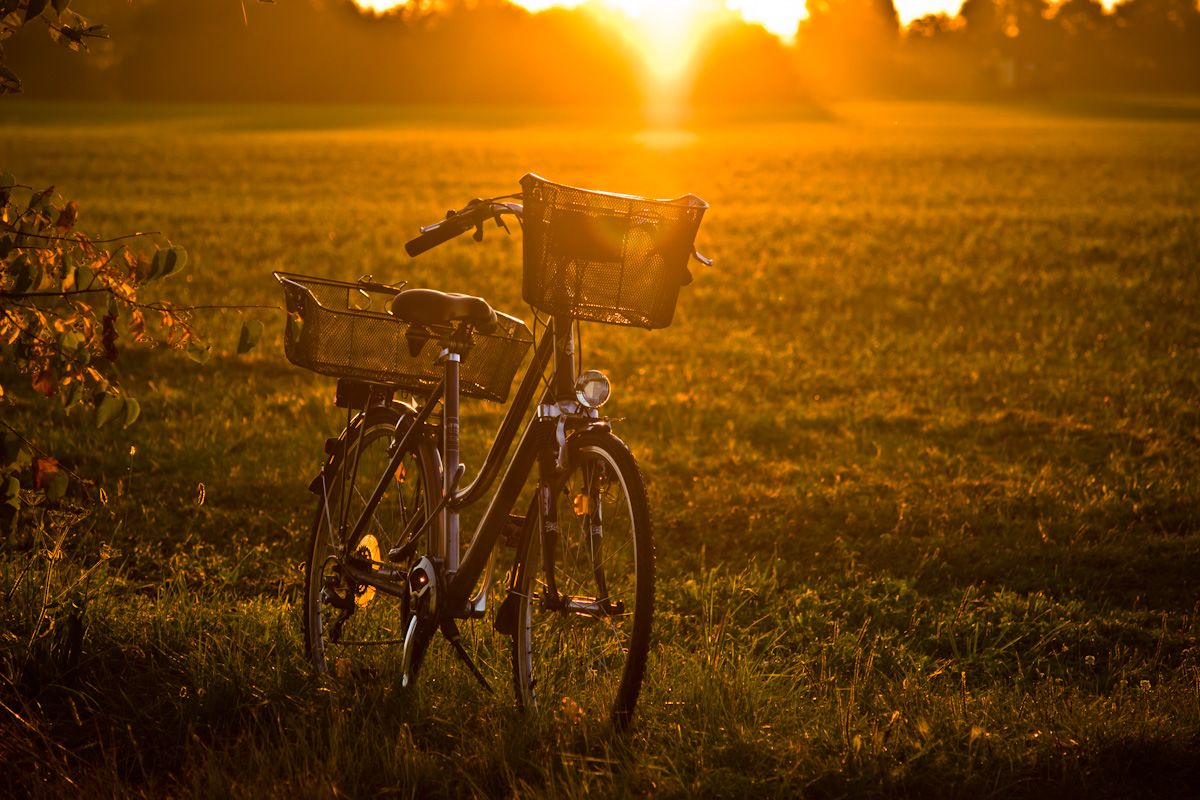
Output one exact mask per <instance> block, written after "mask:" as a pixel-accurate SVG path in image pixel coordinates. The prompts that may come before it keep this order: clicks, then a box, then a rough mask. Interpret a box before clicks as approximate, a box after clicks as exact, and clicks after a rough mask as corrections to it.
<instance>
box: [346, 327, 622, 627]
mask: <svg viewBox="0 0 1200 800" xmlns="http://www.w3.org/2000/svg"><path fill="white" fill-rule="evenodd" d="M560 328H561V329H562V330H561V331H560ZM574 355H575V353H574V340H573V338H572V333H571V326H570V323H569V321H568V322H566V323H565V324H564V323H562V322H560V321H559V320H557V319H555V318H551V320H550V324H549V325H547V326H546V331H545V333H544V334H543V335H542V337H541V340H540V341H539V342H538V345H537V347H536V349H535V351H534V354H533V359H532V361H531V362H530V364H529V366H528V367H527V369H526V371H525V375H524V376H523V377H522V379H521V383H520V385H519V387H518V389H517V393H516V395H515V396H514V398H513V401H512V403H511V404H510V406H509V408H508V411H507V412H506V413H505V415H504V419H503V420H502V421H501V423H500V428H499V430H498V431H497V435H496V438H495V440H494V441H493V442H492V445H491V447H490V448H489V450H488V454H487V456H486V458H485V459H484V462H483V466H482V467H481V468H480V470H479V474H478V475H477V476H476V477H475V479H474V480H473V481H472V483H471V484H470V485H469V486H468V487H467V488H465V489H463V490H462V491H459V490H458V488H457V484H458V480H459V478H460V475H459V474H458V473H459V453H458V422H459V415H458V369H459V363H460V361H459V357H458V355H457V354H455V353H450V352H446V353H444V354H443V356H444V367H445V373H446V374H445V378H444V379H443V381H442V382H441V383H440V384H439V385H438V387H437V388H436V389H435V390H434V391H433V392H432V393H431V394H430V396H429V398H428V400H427V401H426V402H425V404H424V405H423V406H422V407H421V409H420V410H419V411H418V413H417V414H416V416H415V417H412V419H411V424H410V425H409V426H408V430H407V431H405V433H404V435H403V436H402V437H401V439H400V441H399V442H398V444H397V446H396V448H395V452H394V453H393V455H392V458H391V461H390V462H389V464H388V467H387V468H386V469H385V471H384V473H383V474H382V475H381V476H380V479H379V481H378V483H377V484H376V486H375V489H374V490H373V492H372V493H371V496H370V498H368V500H367V502H366V504H365V506H364V508H363V510H362V512H361V513H360V514H359V517H358V519H357V520H356V521H355V524H354V528H353V532H352V533H351V535H350V536H349V537H347V539H346V541H349V542H353V541H358V539H359V538H360V537H361V536H362V534H363V533H364V532H365V530H366V527H367V524H368V522H369V520H370V519H371V516H372V515H373V514H374V512H375V509H376V507H377V506H378V504H379V502H380V501H381V500H382V498H383V495H384V494H385V492H386V491H387V488H388V484H389V477H390V476H391V475H392V474H394V473H395V471H396V470H397V468H398V467H399V466H400V463H401V461H402V460H403V458H404V454H405V447H406V445H407V443H408V441H409V437H411V436H417V435H420V430H421V428H422V427H423V426H424V424H425V422H426V421H427V420H428V418H429V416H430V414H431V412H432V409H433V407H434V406H435V405H436V403H437V401H438V400H439V399H440V400H442V404H443V419H442V431H443V437H442V475H443V478H442V480H443V483H442V492H441V495H440V497H439V499H438V503H437V505H436V506H435V510H434V511H433V513H431V515H430V517H429V518H428V519H427V520H426V521H425V523H424V525H423V526H422V528H420V529H417V530H415V531H405V532H404V534H402V537H401V538H402V539H403V538H405V537H407V538H408V540H409V541H411V542H414V543H415V542H416V541H417V540H419V537H420V535H421V534H422V533H423V532H424V530H425V528H427V527H428V526H430V525H437V526H438V534H437V536H436V537H435V545H434V547H433V548H432V552H431V553H430V555H432V556H433V557H435V558H440V559H442V561H443V569H444V575H445V580H446V585H445V587H444V595H443V597H444V600H443V605H442V608H443V609H449V610H448V611H444V612H442V614H440V616H448V617H452V618H459V619H463V618H470V617H477V616H481V615H482V614H483V613H484V611H485V610H486V601H487V590H488V586H487V585H485V586H484V587H483V589H482V590H481V591H480V592H479V594H478V595H477V596H476V597H475V598H474V599H471V594H472V591H473V589H474V588H475V585H476V584H477V583H478V581H479V579H480V577H482V576H483V574H484V571H485V570H486V569H487V568H488V565H489V563H490V562H491V557H492V554H493V552H494V550H495V547H496V544H497V542H498V541H499V539H500V537H501V535H502V534H503V532H504V529H505V525H506V523H507V522H508V517H509V513H510V512H511V511H512V509H513V508H514V507H515V505H516V502H517V499H518V497H519V495H520V493H521V490H522V489H523V488H524V486H525V484H526V481H527V480H528V477H529V475H530V473H531V472H532V470H533V468H534V465H535V464H538V463H542V462H540V461H539V455H542V454H544V453H546V452H547V450H548V448H550V447H551V444H550V442H555V443H556V444H557V445H558V446H559V447H560V448H561V446H562V445H563V443H564V442H565V438H564V437H565V428H566V422H567V420H568V419H569V418H570V419H572V420H575V422H574V423H573V424H574V426H576V427H578V426H579V425H580V424H583V425H584V426H587V425H605V424H606V423H604V422H602V421H600V419H599V415H598V414H597V413H596V412H594V411H591V410H589V409H583V411H584V412H588V411H590V412H591V413H580V411H579V406H578V404H577V403H575V401H574V399H573V398H574V383H575V377H576V376H575V361H574ZM552 361H553V365H554V368H553V372H552V376H553V377H552V381H551V383H550V385H549V386H548V387H547V388H546V390H545V392H544V393H543V396H542V398H541V402H540V403H539V407H538V411H537V413H535V414H534V416H533V418H532V419H530V421H529V423H528V424H527V425H526V426H525V430H524V433H523V434H522V435H521V439H520V441H519V442H518V444H517V449H516V451H515V453H514V454H513V457H512V459H511V461H509V464H508V468H507V469H506V470H505V471H504V476H503V478H501V480H500V484H499V486H498V487H497V489H496V491H495V493H494V494H493V495H492V498H491V501H490V502H489V504H488V507H487V509H486V511H485V512H484V515H483V518H482V519H481V520H480V522H479V524H478V526H477V527H476V529H475V532H474V533H473V534H472V537H471V541H470V544H469V545H468V547H467V551H466V553H465V554H463V556H462V559H461V562H460V559H459V550H460V547H459V541H458V534H459V531H458V517H459V509H460V508H463V507H465V506H469V505H472V504H474V503H475V502H477V501H478V500H479V499H480V498H481V497H482V496H483V495H484V494H486V493H487V492H488V490H489V489H491V487H492V485H493V484H494V483H495V480H496V478H497V476H498V475H499V474H500V468H501V466H502V465H503V463H504V459H505V457H506V456H507V455H508V453H509V451H510V449H511V448H512V443H513V440H514V439H515V438H516V434H517V431H518V429H519V428H520V425H521V420H522V419H523V418H524V416H525V414H526V412H527V411H528V409H529V407H530V404H531V403H532V401H533V398H534V395H535V394H536V393H537V389H538V385H539V384H540V383H541V381H542V379H543V377H544V375H545V370H546V367H547V366H549V365H550V364H551V362H552ZM548 477H549V476H545V475H542V476H541V478H540V479H539V486H542V485H545V483H546V479H547V478H548ZM343 567H344V569H346V571H347V573H348V574H349V575H350V576H351V577H352V578H353V579H354V580H356V581H358V582H360V583H362V584H365V585H369V586H373V587H375V588H376V589H378V590H381V591H384V592H387V593H388V594H392V595H396V596H400V595H401V594H402V593H405V592H407V591H408V587H407V585H406V584H405V583H404V582H403V578H404V577H405V576H403V575H400V574H398V573H397V571H396V570H394V569H378V568H374V569H373V568H371V566H368V567H367V568H363V567H360V566H357V565H356V564H355V563H354V562H353V560H352V559H346V561H345V563H344V565H343ZM397 579H399V580H397Z"/></svg>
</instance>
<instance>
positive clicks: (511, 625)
mask: <svg viewBox="0 0 1200 800" xmlns="http://www.w3.org/2000/svg"><path fill="white" fill-rule="evenodd" d="M520 601H521V598H520V596H518V595H515V594H513V593H512V592H509V593H508V597H505V598H504V602H503V603H501V604H500V608H498V609H496V621H495V622H494V623H492V627H494V628H495V629H496V632H497V633H501V634H504V635H505V636H516V635H517V622H518V621H519V618H518V615H519V614H520V610H519V609H520V605H521V602H520Z"/></svg>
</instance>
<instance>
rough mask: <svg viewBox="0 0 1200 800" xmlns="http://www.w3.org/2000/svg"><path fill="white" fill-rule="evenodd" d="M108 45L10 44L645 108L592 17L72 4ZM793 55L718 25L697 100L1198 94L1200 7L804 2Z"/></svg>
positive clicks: (480, 7) (220, 93)
mask: <svg viewBox="0 0 1200 800" xmlns="http://www.w3.org/2000/svg"><path fill="white" fill-rule="evenodd" d="M71 8H72V9H73V10H75V11H78V12H80V13H81V14H83V15H84V16H85V17H89V16H94V17H96V18H97V19H100V20H102V21H103V22H104V23H105V24H106V25H107V27H108V30H109V32H110V34H111V38H110V39H108V40H103V41H100V42H98V43H92V45H91V51H92V53H91V55H90V56H85V55H81V54H78V53H72V52H68V51H66V50H64V49H62V48H58V47H55V46H54V45H53V43H51V42H49V39H48V37H45V36H40V35H37V34H36V32H34V31H26V32H25V35H23V36H20V37H14V38H13V39H11V40H9V41H8V42H5V45H6V47H7V53H6V56H7V60H8V62H9V63H10V65H11V66H12V67H13V68H14V70H16V72H18V73H19V74H20V75H21V78H22V80H23V82H24V84H25V88H26V90H27V91H28V92H29V93H30V94H32V95H34V96H37V97H42V98H52V97H58V98H97V99H124V100H139V101H165V100H172V101H177V100H197V101H250V102H260V101H279V102H294V101H313V102H401V103H450V104H454V103H461V104H497V105H501V104H514V103H515V104H538V105H565V106H580V105H588V106H613V107H620V106H629V107H637V106H639V105H640V104H641V103H642V102H643V100H644V99H645V97H646V96H647V84H646V79H645V77H644V70H643V69H642V66H641V56H640V54H639V50H638V49H637V48H636V47H635V46H634V45H633V44H632V43H631V42H630V41H629V39H628V38H627V37H626V36H625V35H624V34H623V33H622V32H621V31H620V30H619V29H618V28H617V27H614V26H613V25H611V24H606V23H605V22H604V21H602V20H600V19H599V18H597V17H595V16H594V15H593V13H592V12H590V11H589V10H587V9H586V8H579V9H573V10H566V9H561V8H558V9H551V10H549V11H544V12H541V13H538V14H532V13H530V12H528V11H526V10H524V9H522V8H519V7H517V6H513V5H511V4H509V3H507V2H505V0H448V1H447V0H442V2H431V0H417V1H416V2H410V3H408V4H406V5H405V6H403V7H400V8H398V9H396V10H394V11H391V12H388V13H385V14H380V15H377V14H374V13H372V12H364V11H362V10H360V9H359V8H358V7H357V6H356V5H355V4H354V3H352V2H350V0H285V1H283V2H277V3H274V4H271V5H260V4H259V3H250V2H247V3H242V2H241V0H137V2H134V3H128V2H125V0H75V1H74V2H73V3H72V6H71ZM807 8H808V17H807V18H806V19H804V20H802V21H801V23H800V26H799V29H798V31H797V33H796V37H795V43H794V45H790V46H789V45H785V44H784V43H783V42H781V41H780V40H779V39H777V38H776V37H774V36H772V35H771V34H769V33H768V32H767V31H765V30H764V29H762V28H761V27H759V26H756V25H750V24H747V23H745V22H743V21H741V19H740V17H737V16H735V15H732V14H731V15H729V16H728V18H726V19H725V20H724V21H723V22H722V23H721V24H717V25H714V26H712V27H711V28H710V30H709V32H708V34H707V39H706V41H705V42H704V43H703V44H702V45H701V46H700V47H698V48H697V50H696V53H697V55H696V56H695V60H694V63H693V64H692V69H691V70H690V75H691V78H690V87H689V88H688V93H689V95H690V98H691V100H692V102H693V104H695V105H699V106H705V105H712V106H722V105H747V104H752V105H760V104H787V103H798V102H804V101H806V100H808V99H810V98H812V97H814V96H817V97H839V96H855V95H857V96H870V95H885V96H911V97H939V96H979V95H1003V94H1021V93H1037V92H1047V91H1070V92H1106V91H1120V92H1131V91H1150V92H1161V91H1195V90H1197V89H1200V8H1198V7H1197V5H1196V3H1195V2H1194V0H1123V1H1122V2H1120V3H1118V4H1117V5H1116V6H1115V7H1114V8H1113V9H1112V10H1111V11H1106V10H1105V9H1104V7H1103V6H1102V5H1101V4H1100V3H1099V2H1098V0H1065V2H1063V3H1061V4H1059V5H1057V6H1052V5H1051V4H1050V3H1049V2H1048V1H1047V0H966V1H965V2H964V3H963V5H962V8H961V10H960V11H959V13H958V14H957V15H956V16H953V17H951V16H949V15H945V14H941V15H930V16H926V17H924V18H922V19H919V20H915V21H914V22H912V23H911V24H910V25H909V26H907V27H902V26H901V24H900V20H899V17H898V15H897V13H896V9H895V6H894V4H893V2H892V0H807Z"/></svg>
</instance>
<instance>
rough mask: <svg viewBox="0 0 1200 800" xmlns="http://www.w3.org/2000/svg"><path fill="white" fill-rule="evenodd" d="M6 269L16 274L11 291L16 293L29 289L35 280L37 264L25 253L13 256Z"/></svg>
mask: <svg viewBox="0 0 1200 800" xmlns="http://www.w3.org/2000/svg"><path fill="white" fill-rule="evenodd" d="M8 269H9V272H10V273H13V274H15V275H16V280H14V281H13V292H15V293H16V294H22V293H23V292H27V291H29V290H30V288H32V287H33V283H34V281H36V280H37V266H35V265H34V264H33V263H32V262H30V260H29V256H28V255H26V254H25V253H21V255H19V256H17V257H16V258H14V259H13V261H12V263H11V264H10V265H9V268H8Z"/></svg>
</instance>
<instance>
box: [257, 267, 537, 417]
mask: <svg viewBox="0 0 1200 800" xmlns="http://www.w3.org/2000/svg"><path fill="white" fill-rule="evenodd" d="M274 275H275V279H276V280H277V281H279V284H280V285H281V286H282V287H283V293H284V297H285V298H286V301H287V326H286V330H285V333H284V350H285V352H286V353H287V357H288V360H289V361H291V362H292V363H293V364H295V365H296V366H298V367H304V368H305V369H310V370H312V371H314V372H319V373H321V374H322V375H329V376H331V377H335V378H349V379H352V380H359V381H364V382H367V383H374V384H380V385H384V386H391V387H394V388H396V389H403V390H405V391H409V392H413V393H416V394H428V393H429V392H430V391H431V390H433V389H434V388H435V387H436V386H437V385H438V383H440V382H441V380H442V376H443V375H444V370H443V367H442V365H441V363H440V362H439V361H438V360H437V357H438V354H439V353H440V352H441V350H442V348H441V347H440V346H439V343H440V342H446V341H448V340H449V339H450V337H451V334H453V332H454V331H455V329H456V326H455V325H426V326H420V325H410V324H409V323H407V322H405V321H404V320H402V319H399V318H397V317H393V316H392V315H391V314H389V313H388V308H389V307H390V304H391V301H392V300H393V299H394V298H395V296H396V294H397V293H398V292H399V290H398V289H397V290H395V291H384V290H382V289H379V288H376V287H375V285H371V286H367V285H364V284H361V283H346V282H344V281H335V280H329V279H327V278H314V277H311V276H307V275H293V274H289V273H285V272H276V273H274ZM496 320H497V323H498V327H497V328H496V331H495V332H494V333H479V332H478V331H472V333H471V341H472V347H471V348H470V350H469V352H467V353H466V355H464V357H463V360H462V365H461V368H460V373H459V383H460V385H459V391H460V392H461V394H463V395H465V396H467V397H474V398H477V399H480V400H495V401H497V402H500V403H503V402H504V401H505V400H507V399H508V392H509V389H511V388H512V382H513V377H514V376H515V375H516V374H517V370H518V369H519V368H520V366H521V361H522V360H523V359H524V358H525V353H526V352H527V351H528V350H529V347H530V345H531V344H532V343H533V335H532V334H531V333H530V332H529V328H528V327H526V325H525V323H524V322H522V321H521V320H519V319H516V318H514V317H510V316H508V315H507V314H501V313H500V312H496ZM414 352H415V355H414V354H413V353H414Z"/></svg>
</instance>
